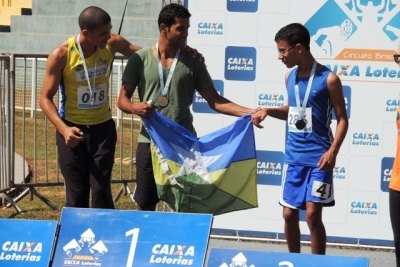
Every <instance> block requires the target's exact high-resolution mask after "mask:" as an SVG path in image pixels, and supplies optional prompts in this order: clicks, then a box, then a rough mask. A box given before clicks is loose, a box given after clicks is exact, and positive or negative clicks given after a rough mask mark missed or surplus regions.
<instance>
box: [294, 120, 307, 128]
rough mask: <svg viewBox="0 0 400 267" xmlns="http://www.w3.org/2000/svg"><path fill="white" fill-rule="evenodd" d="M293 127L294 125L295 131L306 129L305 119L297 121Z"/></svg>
mask: <svg viewBox="0 0 400 267" xmlns="http://www.w3.org/2000/svg"><path fill="white" fill-rule="evenodd" d="M294 125H296V128H297V129H299V130H303V129H304V128H305V127H306V125H307V123H306V120H305V119H301V120H297V121H296V122H295V123H294Z"/></svg>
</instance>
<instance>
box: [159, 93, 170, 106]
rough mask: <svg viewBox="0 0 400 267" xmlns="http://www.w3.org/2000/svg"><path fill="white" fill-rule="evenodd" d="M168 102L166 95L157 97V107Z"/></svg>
mask: <svg viewBox="0 0 400 267" xmlns="http://www.w3.org/2000/svg"><path fill="white" fill-rule="evenodd" d="M168 103H169V100H168V98H167V97H166V96H164V95H162V96H159V97H158V98H157V106H159V107H162V108H163V107H166V106H167V105H168Z"/></svg>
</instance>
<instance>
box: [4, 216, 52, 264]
mask: <svg viewBox="0 0 400 267" xmlns="http://www.w3.org/2000/svg"><path fill="white" fill-rule="evenodd" d="M56 229H57V222H56V221H42V220H20V219H0V266H2V267H14V266H18V267H28V266H35V267H41V266H43V267H47V266H49V263H50V257H51V252H52V248H53V243H54V238H55V234H56Z"/></svg>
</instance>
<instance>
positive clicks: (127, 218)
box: [53, 208, 212, 267]
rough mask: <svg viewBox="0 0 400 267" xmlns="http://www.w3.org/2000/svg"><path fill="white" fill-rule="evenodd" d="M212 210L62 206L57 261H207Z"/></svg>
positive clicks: (161, 263)
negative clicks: (133, 209)
mask: <svg viewBox="0 0 400 267" xmlns="http://www.w3.org/2000/svg"><path fill="white" fill-rule="evenodd" d="M211 222H212V216H211V215H209V214H188V213H166V212H146V211H124V210H105V209H80V208H63V210H62V214H61V220H60V231H59V236H58V241H57V246H56V249H55V254H54V261H53V266H57V267H62V266H68V267H70V266H99V267H100V266H103V267H109V266H159V267H162V266H199V267H201V266H203V264H204V259H205V253H206V249H207V244H208V238H209V233H210V227H211Z"/></svg>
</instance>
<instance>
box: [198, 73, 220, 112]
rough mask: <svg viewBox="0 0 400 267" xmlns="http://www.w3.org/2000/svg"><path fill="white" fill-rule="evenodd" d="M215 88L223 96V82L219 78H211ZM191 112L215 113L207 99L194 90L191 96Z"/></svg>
mask: <svg viewBox="0 0 400 267" xmlns="http://www.w3.org/2000/svg"><path fill="white" fill-rule="evenodd" d="M213 83H214V87H215V90H217V93H218V94H219V95H221V96H224V82H223V81H221V80H213ZM192 108H193V112H197V113H217V112H216V111H215V110H213V109H212V108H210V106H209V105H208V103H207V101H206V100H205V99H204V98H203V97H202V96H201V95H200V94H199V93H198V92H197V91H196V92H195V94H194V96H193V106H192Z"/></svg>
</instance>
